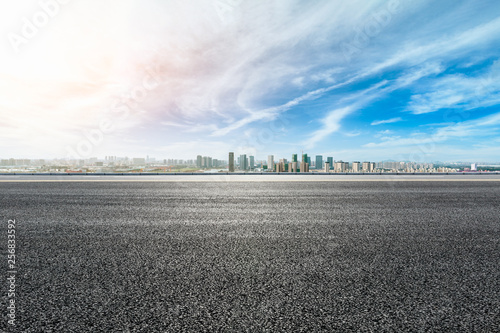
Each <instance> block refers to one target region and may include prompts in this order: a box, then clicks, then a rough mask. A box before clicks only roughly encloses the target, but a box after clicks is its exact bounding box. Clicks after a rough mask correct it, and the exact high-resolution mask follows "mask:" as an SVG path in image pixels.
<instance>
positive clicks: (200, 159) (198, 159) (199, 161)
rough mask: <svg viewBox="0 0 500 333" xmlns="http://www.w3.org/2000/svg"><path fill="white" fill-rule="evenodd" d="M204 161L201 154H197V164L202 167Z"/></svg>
mask: <svg viewBox="0 0 500 333" xmlns="http://www.w3.org/2000/svg"><path fill="white" fill-rule="evenodd" d="M202 163H203V160H202V157H201V155H198V156H196V166H197V167H198V168H201V165H202Z"/></svg>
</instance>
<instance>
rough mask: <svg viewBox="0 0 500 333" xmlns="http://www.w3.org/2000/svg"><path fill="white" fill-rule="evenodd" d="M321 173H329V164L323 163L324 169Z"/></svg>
mask: <svg viewBox="0 0 500 333" xmlns="http://www.w3.org/2000/svg"><path fill="white" fill-rule="evenodd" d="M323 172H330V163H329V162H325V169H324V170H323Z"/></svg>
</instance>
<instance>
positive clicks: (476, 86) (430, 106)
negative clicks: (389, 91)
mask: <svg viewBox="0 0 500 333" xmlns="http://www.w3.org/2000/svg"><path fill="white" fill-rule="evenodd" d="M425 89H426V90H427V89H428V90H430V92H426V93H421V94H416V95H413V96H412V98H411V101H410V103H409V105H408V107H407V110H408V111H410V112H412V113H413V114H423V113H429V112H436V111H439V110H441V109H444V108H462V109H465V110H468V109H474V108H478V107H485V106H491V105H496V104H498V103H500V62H499V61H497V62H495V63H494V64H493V65H492V66H491V67H490V68H488V70H487V72H486V73H484V74H482V75H478V76H473V77H471V76H465V75H463V74H453V75H446V76H444V77H442V78H439V79H435V80H434V81H433V82H432V84H431V85H430V87H427V86H426V87H425Z"/></svg>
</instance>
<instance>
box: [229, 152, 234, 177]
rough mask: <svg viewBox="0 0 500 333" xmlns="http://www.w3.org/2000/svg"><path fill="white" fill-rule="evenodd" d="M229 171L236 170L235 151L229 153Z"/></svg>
mask: <svg viewBox="0 0 500 333" xmlns="http://www.w3.org/2000/svg"><path fill="white" fill-rule="evenodd" d="M229 172H234V153H233V152H230V153H229Z"/></svg>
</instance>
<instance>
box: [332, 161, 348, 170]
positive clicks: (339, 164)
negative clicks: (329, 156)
mask: <svg viewBox="0 0 500 333" xmlns="http://www.w3.org/2000/svg"><path fill="white" fill-rule="evenodd" d="M334 171H335V172H346V169H345V162H343V161H338V162H335V167H334Z"/></svg>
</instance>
